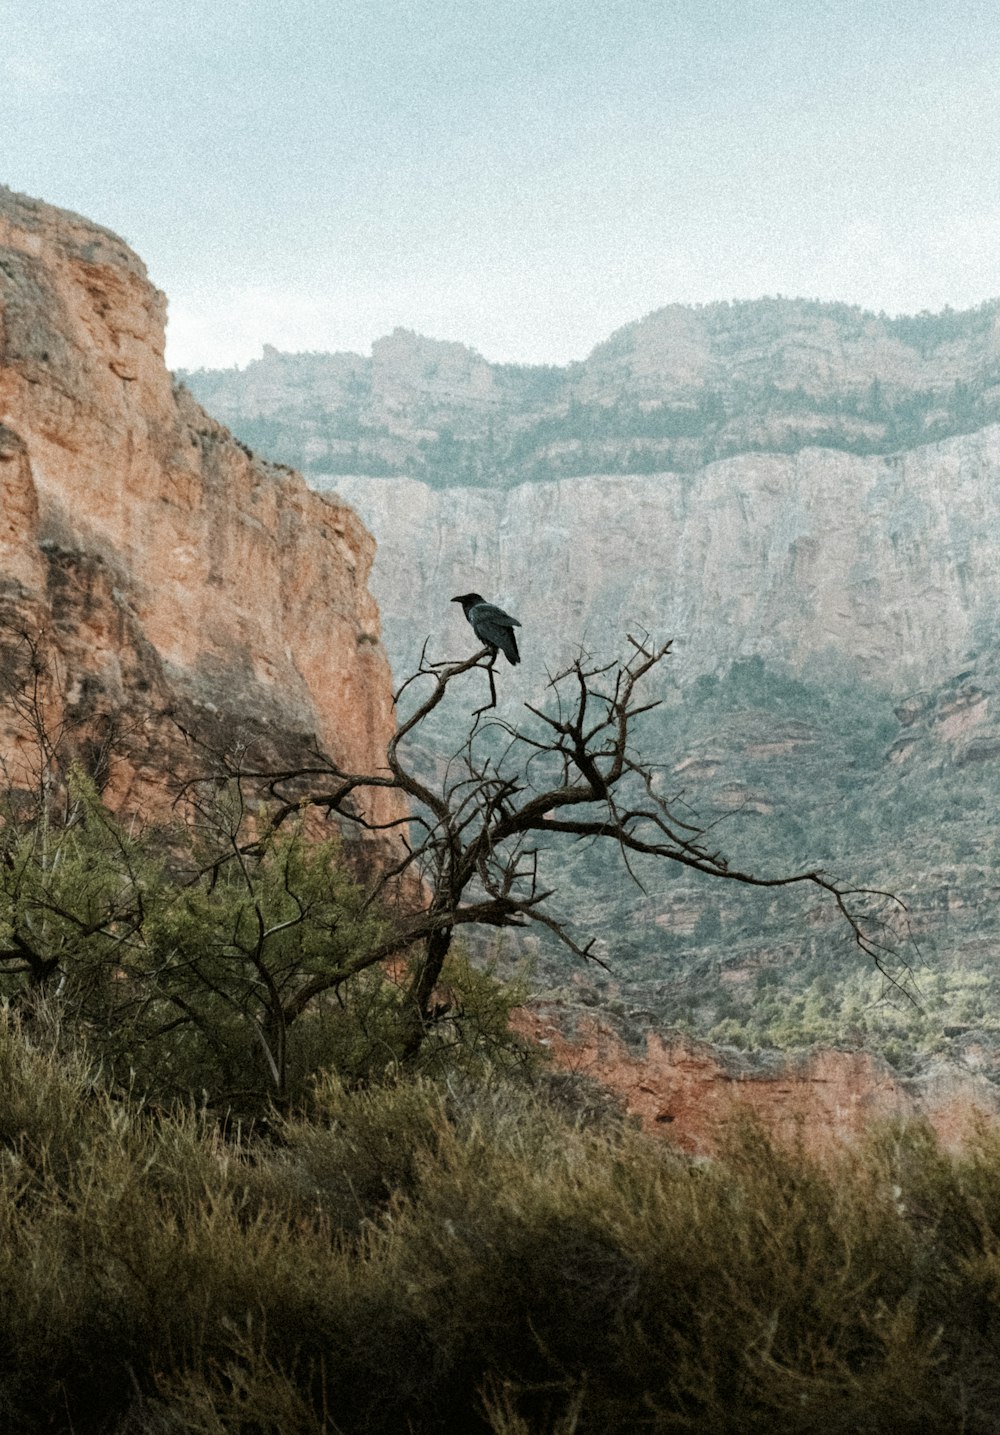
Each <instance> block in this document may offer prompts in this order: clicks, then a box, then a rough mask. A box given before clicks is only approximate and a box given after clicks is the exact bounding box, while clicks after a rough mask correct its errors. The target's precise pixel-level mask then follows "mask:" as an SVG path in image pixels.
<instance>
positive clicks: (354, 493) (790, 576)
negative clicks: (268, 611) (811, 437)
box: [314, 425, 1000, 693]
mask: <svg viewBox="0 0 1000 1435" xmlns="http://www.w3.org/2000/svg"><path fill="white" fill-rule="evenodd" d="M314 482H317V483H322V484H323V485H324V486H325V487H328V488H334V487H335V490H336V491H337V492H338V493H340V494H341V496H342V497H344V498H345V499H346V500H347V501H348V502H349V503H351V504H353V505H354V506H355V507H356V508H357V510H358V512H359V513H360V514H361V515H362V517H363V518H364V520H365V522H366V523H367V524H368V526H369V527H370V528H371V530H372V532H373V533H374V534H375V535H376V538H377V540H378V542H379V551H378V556H377V559H376V564H375V569H374V573H373V584H374V589H375V592H376V596H377V597H378V600H379V604H380V607H381V609H382V613H383V622H384V624H385V632H386V642H387V646H388V649H389V653H390V657H391V660H392V662H393V665H394V667H396V669H397V670H398V671H402V670H404V669H406V668H407V667H408V665H409V664H411V663H412V662H413V661H414V660H415V658H416V656H417V655H418V654H419V650H420V644H421V642H422V641H423V638H424V637H426V636H428V635H431V636H432V637H433V638H434V640H435V642H436V643H437V645H438V646H439V647H440V646H441V645H444V646H446V647H447V650H448V653H449V655H453V654H454V653H455V652H456V651H457V652H461V650H462V642H461V614H460V613H458V614H457V617H456V613H457V610H455V609H451V610H450V609H449V606H448V599H449V598H450V597H451V596H452V595H453V594H455V593H463V592H468V591H473V590H477V591H480V592H482V593H484V594H486V595H487V596H489V597H490V598H492V599H494V600H496V601H498V602H500V603H503V604H507V605H509V607H510V610H511V611H512V612H513V613H515V614H516V615H517V616H519V617H520V618H521V619H522V622H524V620H525V618H526V617H527V621H526V623H525V627H524V631H523V634H522V637H523V642H522V657H523V659H524V665H525V666H524V669H523V670H522V671H521V672H519V673H518V675H517V680H518V683H519V684H522V685H523V683H524V682H525V681H527V682H529V683H530V684H532V685H533V686H536V685H537V683H538V682H539V681H540V680H541V679H542V678H543V677H544V673H545V670H546V668H548V669H549V670H551V669H552V668H553V666H557V665H558V664H559V663H561V662H563V661H564V660H565V658H566V656H567V655H568V654H572V653H573V652H575V651H576V649H577V648H578V646H579V645H580V644H584V645H587V646H590V647H593V648H594V649H595V651H597V652H603V651H605V650H606V649H607V648H608V646H609V645H612V646H613V647H615V648H617V646H620V644H621V641H622V639H623V637H624V634H625V632H626V631H627V630H628V629H629V628H638V629H641V630H644V631H647V632H649V633H651V634H653V636H654V637H656V638H667V637H672V638H673V639H674V645H675V646H674V652H673V656H672V660H671V664H670V668H671V672H672V673H673V674H674V676H675V678H676V680H677V681H678V682H680V683H682V684H683V683H686V682H689V681H691V680H692V679H694V678H696V677H698V676H700V675H704V674H717V673H720V672H723V671H725V670H726V669H727V668H728V667H729V666H730V665H731V664H732V663H733V662H735V661H738V660H740V659H745V658H748V657H750V656H752V655H757V656H759V657H761V658H763V659H764V660H765V661H767V662H780V663H788V664H791V665H793V666H794V667H796V668H802V667H804V666H806V665H811V666H812V668H813V669H815V670H816V671H817V672H818V671H820V669H821V667H822V664H823V663H824V662H825V661H828V662H829V663H830V664H831V665H835V666H837V667H844V666H845V665H846V666H847V667H849V668H850V669H852V670H853V671H854V672H855V673H856V674H857V675H858V676H859V677H860V678H863V679H866V680H870V681H872V682H875V683H877V684H879V685H881V686H882V687H884V688H886V689H887V690H892V691H895V692H899V693H904V692H907V691H909V690H911V689H915V688H919V687H922V686H924V685H926V684H929V683H934V682H937V681H940V680H941V679H943V678H944V677H945V676H946V675H947V674H949V673H950V672H952V671H954V670H956V669H957V668H960V667H961V666H962V665H963V664H964V663H965V661H966V659H967V657H968V654H969V652H970V650H973V649H976V650H979V649H981V648H983V646H984V645H985V644H986V643H987V642H988V641H989V640H990V639H991V638H992V637H993V636H994V635H995V633H996V627H997V613H998V608H1000V543H998V541H997V540H998V536H1000V427H998V426H996V425H993V426H989V427H987V428H985V429H982V430H980V431H979V432H977V433H975V434H970V435H966V436H962V437H956V438H951V439H946V440H943V441H942V442H939V443H935V444H928V445H921V446H920V447H918V448H915V449H912V450H909V451H907V452H903V453H900V454H894V455H891V456H885V457H883V456H868V457H860V456H856V455H853V454H847V453H840V452H836V451H832V450H829V449H804V450H802V451H800V452H799V453H797V454H794V455H782V454H752V455H742V456H740V457H734V458H729V459H725V460H721V461H719V462H717V463H712V464H710V465H708V466H707V467H706V468H704V469H701V470H699V471H698V472H697V473H695V474H684V475H680V474H675V473H661V474H655V475H629V476H627V477H618V476H608V475H604V476H594V477H589V478H575V479H564V480H561V481H559V482H552V483H532V484H522V485H519V486H518V487H516V488H513V489H492V490H483V489H478V488H461V487H457V488H448V489H437V488H432V487H431V486H429V485H427V484H424V483H422V482H419V481H417V480H414V479H393V480H380V479H376V478H370V477H359V476H353V477H352V476H346V475H342V476H339V477H334V476H328V477H317V478H316V479H314Z"/></svg>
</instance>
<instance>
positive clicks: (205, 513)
mask: <svg viewBox="0 0 1000 1435" xmlns="http://www.w3.org/2000/svg"><path fill="white" fill-rule="evenodd" d="M165 307H166V305H165V299H164V296H163V295H162V294H161V293H159V291H158V290H156V289H155V288H153V286H152V285H151V284H150V283H149V282H148V280H147V278H146V273H145V269H144V267H143V265H142V263H141V261H140V260H139V259H138V258H137V257H136V256H135V255H134V254H133V253H132V252H131V250H129V249H128V247H127V246H126V245H125V244H124V243H123V242H122V241H121V240H120V239H118V238H117V237H116V236H115V235H113V234H111V233H109V232H108V231H107V230H104V229H101V228H99V227H98V226H96V225H94V224H91V223H89V222H88V221H86V220H84V219H81V218H79V217H78V216H76V215H73V214H69V213H66V212H64V211H61V210H57V209H53V208H51V207H50V206H48V205H44V204H40V203H38V202H36V201H34V200H30V199H27V198H25V197H24V196H20V195H16V194H13V193H11V192H10V191H9V190H5V189H0V620H2V626H3V628H4V629H5V630H6V632H5V634H4V633H3V632H0V640H2V639H3V638H4V637H5V636H6V638H8V639H9V638H10V636H11V635H12V633H14V632H16V631H17V629H18V628H28V629H29V630H31V631H34V632H40V633H41V634H42V635H43V636H42V642H43V644H44V648H45V656H46V658H47V660H48V664H49V667H50V668H51V669H52V671H53V674H54V691H53V692H52V693H51V694H50V700H51V702H52V704H53V705H54V707H55V709H56V711H55V713H54V717H55V718H56V719H60V718H64V717H67V716H68V717H70V718H72V719H73V720H74V722H75V724H76V726H77V728H78V729H79V730H80V731H83V730H84V729H87V728H89V729H90V730H91V731H92V732H93V731H95V730H99V729H100V726H101V724H102V723H104V724H105V726H106V725H107V723H109V722H110V721H112V720H117V719H119V718H120V717H121V715H122V714H127V715H128V717H129V719H130V723H129V724H128V726H129V727H130V731H131V733H132V736H131V739H130V745H128V750H127V756H123V757H119V759H118V760H117V762H116V765H115V766H114V768H113V770H112V772H111V773H110V774H109V777H108V782H109V791H110V795H111V797H112V798H113V800H115V801H116V802H118V803H119V804H120V805H124V806H126V807H129V808H142V807H144V806H145V807H148V806H149V805H150V803H154V802H155V801H156V800H157V794H158V793H159V794H162V790H163V789H162V778H163V773H164V771H165V770H166V769H167V768H168V767H169V764H170V760H171V754H172V753H174V751H175V749H176V750H179V743H180V734H179V730H178V728H177V726H176V723H175V721H174V719H175V718H177V717H180V718H181V719H182V721H184V723H185V725H188V726H194V727H195V728H196V729H197V728H198V727H199V724H200V725H201V727H202V729H203V730H205V731H206V732H207V733H208V734H209V735H211V733H212V732H215V733H216V734H219V735H224V736H227V737H230V738H231V737H233V736H238V735H239V734H241V733H242V734H245V735H246V737H247V738H248V739H250V740H251V741H254V742H256V743H257V745H258V747H259V748H260V750H261V754H262V755H264V754H266V755H268V756H269V757H270V758H271V759H273V760H286V759H288V758H290V757H293V756H294V755H295V754H296V753H301V752H304V751H305V750H306V748H307V747H308V745H309V743H310V742H311V741H312V740H313V739H315V740H316V741H318V743H319V744H320V745H321V746H322V747H323V748H324V749H325V750H326V751H327V752H328V753H330V755H331V756H333V757H334V758H335V759H336V760H338V761H339V762H340V763H342V764H343V765H345V766H347V767H350V768H352V769H354V770H358V769H367V770H371V769H372V768H377V767H379V766H380V765H382V764H383V762H384V754H385V744H386V741H387V739H388V737H389V736H390V734H391V731H392V725H393V714H392V703H391V679H390V675H389V670H388V666H387V664H386V660H385V656H384V654H383V651H382V647H381V643H380V636H379V620H378V612H377V609H376V606H375V603H374V601H373V599H372V598H371V597H370V596H369V593H368V590H367V579H368V572H369V568H370V566H371V561H372V557H373V553H374V542H373V540H372V539H371V537H370V535H369V534H368V533H367V531H366V530H365V529H364V527H363V526H362V524H361V522H360V521H359V520H358V518H357V517H356V516H355V514H354V513H353V512H352V511H351V509H349V508H347V507H345V506H344V505H343V504H341V503H340V502H339V501H338V500H337V499H335V498H334V499H330V498H323V497H320V496H318V495H317V494H314V493H312V492H311V491H310V490H309V489H308V488H307V487H306V485H305V483H304V482H303V481H302V479H301V478H299V477H298V475H296V474H293V473H291V472H290V471H288V470H280V469H277V468H275V467H274V466H272V465H269V464H267V463H264V462H262V461H260V460H258V459H256V458H254V457H252V456H251V455H249V453H248V452H247V451H246V450H245V449H243V448H242V447H241V446H240V445H239V444H238V443H237V442H236V441H235V440H234V439H233V438H232V437H231V436H230V434H229V433H228V432H227V431H226V430H225V429H224V428H222V427H221V426H220V425H218V424H216V423H215V422H214V421H213V420H211V419H209V418H208V417H207V415H206V414H205V413H204V412H203V411H202V410H201V409H200V408H199V407H198V405H197V404H196V403H195V402H194V400H193V399H192V398H191V397H190V396H189V395H188V394H187V393H186V392H185V391H184V390H182V389H176V388H175V387H174V385H173V383H172V380H171V376H170V374H169V373H168V371H167V369H166V368H165V366H164V362H163V335H164V318H165ZM6 738H7V741H6V745H4V735H3V733H2V732H0V749H2V750H3V755H4V757H5V758H6V760H7V761H8V762H13V763H14V764H15V765H16V763H17V760H18V754H17V751H16V750H14V749H15V748H16V744H15V743H14V739H13V737H12V734H11V732H10V730H9V729H8V731H7V734H6ZM371 815H372V816H373V817H374V818H375V819H376V820H385V819H386V818H389V817H395V816H397V815H399V811H398V808H397V807H396V805H395V798H393V797H391V796H390V797H388V798H386V797H381V798H379V799H376V805H374V806H373V808H372V811H371Z"/></svg>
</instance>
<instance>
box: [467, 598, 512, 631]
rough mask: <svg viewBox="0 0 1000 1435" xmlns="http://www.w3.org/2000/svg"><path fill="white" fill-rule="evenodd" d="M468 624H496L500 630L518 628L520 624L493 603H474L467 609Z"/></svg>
mask: <svg viewBox="0 0 1000 1435" xmlns="http://www.w3.org/2000/svg"><path fill="white" fill-rule="evenodd" d="M469 622H470V623H472V622H475V623H497V624H499V626H500V627H501V628H519V627H520V626H521V624H520V623H519V622H518V620H517V619H516V618H512V617H511V616H510V614H509V613H505V612H504V610H503V609H502V608H498V607H497V605H496V604H495V603H474V604H473V606H472V607H471V608H470V609H469Z"/></svg>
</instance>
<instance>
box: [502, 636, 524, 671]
mask: <svg viewBox="0 0 1000 1435" xmlns="http://www.w3.org/2000/svg"><path fill="white" fill-rule="evenodd" d="M503 650H504V656H505V657H506V659H507V661H508V663H519V662H520V661H521V654H520V653H519V652H518V651H517V639H516V638H515V636H514V629H513V628H505V629H504V633H503Z"/></svg>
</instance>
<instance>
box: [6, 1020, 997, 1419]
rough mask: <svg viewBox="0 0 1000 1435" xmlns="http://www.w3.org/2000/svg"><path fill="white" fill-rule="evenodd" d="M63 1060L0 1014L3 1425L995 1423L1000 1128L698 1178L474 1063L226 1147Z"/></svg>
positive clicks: (345, 1090)
mask: <svg viewBox="0 0 1000 1435" xmlns="http://www.w3.org/2000/svg"><path fill="white" fill-rule="evenodd" d="M61 1045H62V1042H61V1039H60V1033H59V1031H58V1029H56V1030H54V1031H53V1030H49V1029H47V1028H46V1026H45V1024H44V1021H43V1020H42V1018H41V1016H40V1014H36V1015H35V1016H34V1017H33V1018H32V1019H31V1021H30V1022H25V1023H20V1022H18V1021H16V1020H15V1019H14V1018H13V1017H12V1016H11V1015H10V1014H6V1015H5V1016H4V1017H3V1019H2V1021H0V1080H2V1082H3V1090H4V1102H3V1108H2V1112H0V1227H2V1230H3V1240H2V1241H0V1333H2V1356H0V1422H2V1425H3V1428H4V1430H5V1431H9V1432H11V1435H36V1432H37V1435H40V1432H42V1431H66V1432H69V1431H72V1432H74V1435H98V1432H100V1435H164V1432H177V1435H180V1432H184V1435H191V1432H202V1435H265V1432H266V1435H381V1432H384V1435H397V1432H399V1431H402V1430H408V1431H411V1432H413V1435H425V1432H426V1435H431V1432H440V1435H452V1432H456V1431H459V1430H460V1431H462V1432H468V1435H476V1432H484V1435H487V1433H488V1432H492V1435H557V1432H558V1435H569V1432H576V1435H617V1433H618V1432H620V1435H626V1432H627V1435H634V1432H638V1431H646V1430H648V1431H651V1432H675V1431H676V1432H680V1431H684V1430H692V1429H697V1430H716V1431H720V1432H725V1431H733V1432H735V1431H740V1432H753V1431H759V1432H761V1435H765V1432H766V1435H783V1432H789V1435H791V1432H796V1435H811V1432H814V1431H816V1430H817V1429H822V1430H823V1431H824V1432H837V1431H842V1432H844V1435H847V1432H851V1435H858V1432H871V1435H877V1432H878V1433H879V1435H880V1432H882V1431H885V1430H887V1429H892V1430H894V1431H900V1432H907V1431H910V1432H914V1435H916V1432H923V1431H926V1430H946V1429H947V1430H950V1429H962V1430H965V1431H966V1432H969V1435H975V1432H983V1433H984V1435H985V1432H991V1431H992V1430H994V1429H995V1414H996V1408H997V1403H998V1402H1000V1374H998V1370H1000V1366H998V1362H997V1359H996V1352H997V1341H998V1338H1000V1329H998V1324H997V1302H996V1291H995V1286H996V1265H997V1251H998V1242H1000V1199H998V1192H1000V1145H998V1143H997V1139H996V1137H995V1135H989V1134H987V1133H986V1132H983V1133H982V1135H981V1136H980V1138H979V1140H978V1141H977V1142H976V1143H975V1145H974V1146H973V1148H972V1149H971V1150H970V1151H969V1152H968V1153H967V1154H966V1155H965V1156H963V1157H953V1156H948V1155H945V1154H944V1153H943V1152H942V1151H940V1150H939V1149H938V1148H937V1146H936V1145H935V1142H934V1140H933V1138H932V1137H931V1135H930V1134H929V1133H928V1132H927V1131H926V1130H925V1129H923V1128H922V1127H919V1126H917V1127H911V1128H909V1129H907V1130H903V1129H885V1130H883V1131H881V1132H879V1133H877V1134H875V1135H873V1137H872V1139H871V1140H870V1142H869V1143H868V1144H867V1146H866V1147H865V1148H864V1149H862V1150H861V1151H859V1152H857V1153H855V1154H854V1155H843V1156H842V1157H840V1158H838V1159H836V1160H831V1161H830V1162H829V1163H828V1164H825V1165H820V1164H817V1163H816V1162H815V1161H813V1160H811V1159H809V1158H807V1157H806V1156H805V1154H804V1153H803V1152H802V1151H798V1150H783V1149H779V1148H776V1147H775V1146H773V1145H772V1144H771V1143H770V1142H769V1141H768V1140H767V1139H766V1137H765V1136H764V1135H763V1134H762V1132H761V1131H759V1130H757V1129H755V1128H754V1127H752V1126H749V1127H743V1128H740V1127H736V1128H734V1129H733V1131H732V1132H731V1136H730V1139H729V1143H728V1146H727V1149H726V1150H725V1151H724V1153H723V1154H722V1156H721V1157H720V1158H719V1159H718V1160H717V1161H713V1162H711V1163H708V1164H705V1163H693V1162H692V1161H690V1160H689V1159H686V1158H684V1157H682V1156H679V1155H677V1154H676V1153H674V1152H673V1151H672V1150H671V1149H670V1148H669V1147H668V1146H667V1145H666V1144H664V1143H661V1142H658V1141H656V1140H655V1139H653V1138H649V1137H644V1136H643V1135H641V1134H640V1133H638V1132H637V1131H635V1130H633V1129H632V1128H630V1127H629V1126H628V1125H627V1124H624V1123H622V1122H621V1121H620V1120H618V1119H616V1118H615V1117H614V1116H613V1115H606V1116H600V1117H599V1116H596V1115H595V1114H594V1111H593V1108H589V1107H587V1106H585V1105H584V1104H583V1103H582V1102H581V1101H580V1100H579V1099H576V1100H574V1099H573V1098H574V1095H575V1096H576V1098H579V1097H580V1096H581V1095H584V1094H585V1093H583V1092H582V1091H577V1092H576V1093H574V1092H573V1091H572V1090H570V1091H567V1090H566V1089H565V1084H564V1085H563V1086H562V1087H560V1086H559V1085H558V1084H553V1083H552V1082H551V1081H549V1080H547V1079H545V1078H543V1077H539V1076H533V1077H532V1076H531V1075H530V1074H527V1073H526V1074H525V1075H524V1076H523V1077H522V1078H520V1079H516V1078H511V1077H501V1076H500V1075H499V1074H497V1073H491V1072H490V1071H489V1070H488V1069H485V1068H481V1069H480V1071H479V1074H478V1076H477V1077H476V1078H475V1079H471V1078H470V1077H469V1076H467V1075H460V1074H457V1073H454V1072H452V1073H451V1074H450V1075H448V1076H443V1075H442V1076H439V1078H438V1079H436V1080H432V1079H429V1078H427V1077H423V1078H420V1077H411V1078H406V1079H399V1078H389V1079H386V1080H380V1081H369V1082H367V1083H363V1084H361V1085H360V1086H359V1085H350V1084H345V1082H344V1081H343V1080H342V1079H341V1078H340V1077H339V1076H338V1075H337V1074H336V1073H330V1074H328V1075H325V1076H322V1077H320V1078H319V1079H318V1080H317V1081H316V1082H315V1084H314V1085H313V1087H312V1089H311V1092H310V1094H309V1098H308V1101H307V1102H305V1103H303V1106H302V1107H301V1108H299V1109H298V1110H297V1111H296V1112H295V1113H286V1114H275V1115H274V1117H273V1121H272V1126H271V1130H270V1132H269V1134H268V1135H267V1136H263V1135H243V1136H242V1137H241V1136H239V1135H237V1134H235V1133H233V1132H232V1131H230V1132H229V1134H228V1136H227V1135H226V1134H225V1132H224V1130H223V1129H222V1128H220V1126H219V1124H218V1121H217V1117H216V1115H215V1113H213V1111H212V1110H211V1109H210V1108H205V1107H204V1106H203V1105H202V1104H201V1099H200V1097H199V1096H198V1095H197V1094H195V1096H194V1100H193V1101H191V1102H188V1103H186V1104H185V1103H181V1104H178V1105H176V1106H174V1107H173V1108H172V1109H170V1110H169V1111H167V1110H162V1109H157V1108H154V1107H150V1106H149V1105H148V1104H145V1103H143V1102H142V1101H141V1100H140V1099H139V1098H138V1097H137V1096H130V1095H127V1094H126V1095H124V1096H123V1095H122V1094H121V1093H120V1092H116V1091H113V1090H111V1089H109V1087H108V1083H107V1079H106V1075H105V1073H104V1072H103V1071H102V1070H101V1069H100V1068H98V1067H96V1066H95V1065H94V1064H93V1063H92V1062H91V1061H89V1060H88V1058H87V1056H86V1054H85V1053H82V1052H81V1051H79V1050H76V1051H68V1052H67V1051H64V1050H60V1047H61ZM191 1074H192V1077H193V1078H195V1079H197V1072H196V1071H194V1070H193V1071H192V1073H191Z"/></svg>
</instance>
